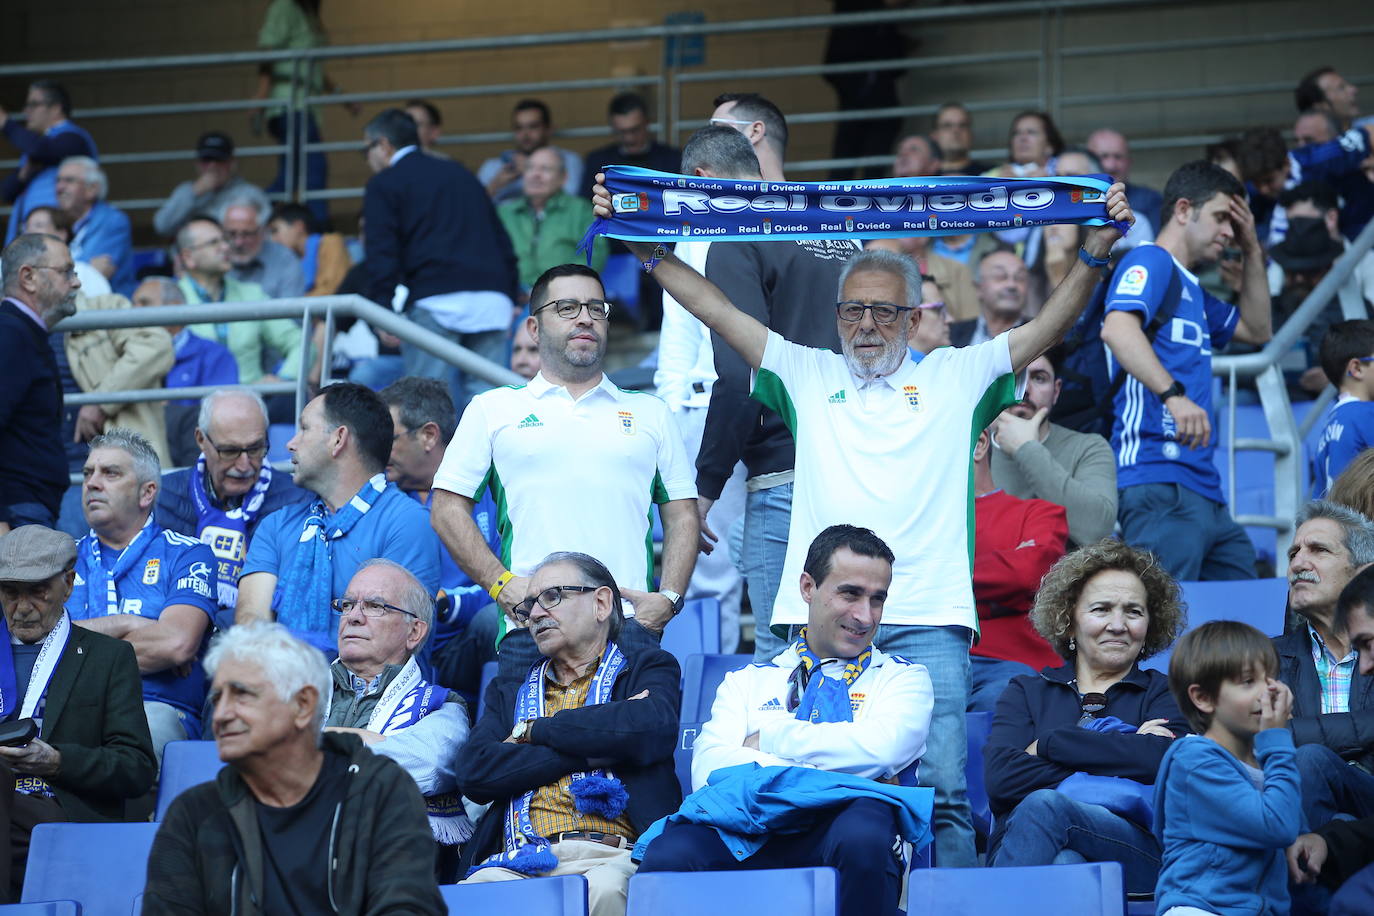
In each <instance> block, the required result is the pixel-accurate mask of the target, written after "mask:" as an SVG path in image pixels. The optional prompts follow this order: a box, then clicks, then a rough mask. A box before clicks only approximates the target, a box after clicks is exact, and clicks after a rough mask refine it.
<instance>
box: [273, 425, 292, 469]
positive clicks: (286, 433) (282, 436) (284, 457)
mask: <svg viewBox="0 0 1374 916" xmlns="http://www.w3.org/2000/svg"><path fill="white" fill-rule="evenodd" d="M295 435H296V424H294V423H273V424H272V425H271V426H269V427H267V461H268V463H270V464H276V463H278V462H281V461H290V460H291V453H290V452H288V451H287V450H286V443H288V442H290V441H291V438H292V437H293V436H295Z"/></svg>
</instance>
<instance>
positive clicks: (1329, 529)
mask: <svg viewBox="0 0 1374 916" xmlns="http://www.w3.org/2000/svg"><path fill="white" fill-rule="evenodd" d="M1296 521H1297V533H1296V534H1294V535H1293V544H1292V546H1291V547H1289V548H1288V582H1289V588H1288V607H1289V609H1290V610H1291V611H1293V612H1294V613H1295V614H1296V615H1297V616H1298V623H1297V625H1296V626H1293V627H1290V632H1289V633H1287V634H1285V635H1283V636H1279V637H1276V638H1275V639H1274V648H1275V649H1276V650H1277V651H1278V655H1279V680H1281V681H1283V682H1284V683H1285V684H1287V685H1288V686H1289V687H1290V688H1292V690H1293V719H1292V721H1291V722H1289V727H1290V728H1291V729H1292V730H1293V743H1294V744H1296V745H1298V772H1299V773H1300V774H1301V776H1302V802H1303V810H1304V813H1305V814H1306V815H1307V824H1308V827H1309V828H1311V829H1314V830H1315V829H1317V828H1319V827H1321V826H1322V825H1324V824H1326V823H1327V822H1328V821H1330V820H1331V818H1332V817H1333V816H1334V815H1336V814H1348V815H1352V816H1354V817H1369V816H1370V815H1372V814H1374V776H1371V775H1370V767H1371V766H1374V677H1370V676H1369V675H1368V674H1365V673H1362V672H1360V671H1358V670H1357V669H1358V667H1359V653H1358V652H1357V651H1356V648H1355V646H1353V645H1352V644H1351V639H1350V634H1349V633H1348V632H1347V629H1346V628H1345V627H1340V626H1338V625H1337V624H1336V617H1337V614H1336V606H1337V604H1338V601H1339V599H1340V596H1341V591H1342V589H1344V588H1345V587H1346V585H1347V584H1349V582H1350V580H1351V579H1353V578H1354V577H1355V574H1356V573H1358V572H1359V571H1360V570H1361V569H1362V568H1364V567H1365V566H1367V565H1368V564H1370V563H1374V522H1371V521H1370V520H1369V519H1367V518H1365V517H1364V516H1363V515H1361V514H1360V513H1359V512H1356V511H1355V510H1354V509H1350V508H1347V507H1346V506H1342V505H1339V504H1337V503H1332V502H1327V501H1326V500H1320V499H1319V500H1313V501H1312V502H1310V503H1308V504H1307V505H1306V506H1304V507H1303V508H1302V511H1300V512H1299V513H1298V517H1297V519H1296Z"/></svg>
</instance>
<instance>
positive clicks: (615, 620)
mask: <svg viewBox="0 0 1374 916" xmlns="http://www.w3.org/2000/svg"><path fill="white" fill-rule="evenodd" d="M558 563H567V564H568V565H569V566H572V567H574V568H575V569H576V570H577V572H578V575H580V576H581V577H582V582H581V584H582V585H593V586H595V587H597V588H609V589H610V590H611V616H610V619H609V621H608V622H609V623H610V632H609V633H608V634H607V635H608V637H609V638H610V639H615V638H616V637H618V636H619V635H620V627H621V626H622V625H623V624H624V623H625V610H624V608H623V607H622V606H621V603H620V602H621V600H622V599H621V597H620V587H619V586H617V585H616V584H615V577H614V576H612V575H611V571H610V570H609V569H607V568H606V564H604V563H602V562H601V561H600V560H598V559H597V558H596V557H593V556H590V555H588V554H585V553H578V552H576V551H573V550H559V551H555V552H554V553H551V554H549V555H548V556H547V557H545V558H544V559H542V560H540V561H539V564H538V565H537V566H535V567H534V569H532V570H530V575H531V576H534V574H535V573H537V572H539V570H541V569H543V568H544V567H545V566H554V565H556V564H558Z"/></svg>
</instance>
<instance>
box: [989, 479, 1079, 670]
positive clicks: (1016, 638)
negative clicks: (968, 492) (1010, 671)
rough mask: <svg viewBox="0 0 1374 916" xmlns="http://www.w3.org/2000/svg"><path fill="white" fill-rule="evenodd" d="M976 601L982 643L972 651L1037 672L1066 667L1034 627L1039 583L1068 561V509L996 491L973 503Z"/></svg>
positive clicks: (1039, 500) (1043, 501)
mask: <svg viewBox="0 0 1374 916" xmlns="http://www.w3.org/2000/svg"><path fill="white" fill-rule="evenodd" d="M973 505H974V510H973V511H974V524H975V526H976V527H975V529H974V536H973V598H974V600H975V601H976V602H977V603H978V627H979V629H980V630H981V633H982V635H981V638H980V639H979V641H978V644H977V645H975V646H974V647H973V648H972V649H970V650H969V651H970V652H971V653H972V654H974V655H981V656H983V657H985V658H1000V659H1004V660H1007V661H1014V662H1023V663H1024V664H1027V665H1030V666H1031V667H1032V668H1034V669H1036V670H1037V671H1039V670H1040V669H1041V668H1045V667H1052V668H1057V667H1059V666H1060V665H1062V664H1063V662H1062V661H1061V660H1060V658H1059V656H1058V655H1056V654H1055V653H1054V650H1053V649H1051V648H1050V644H1049V643H1047V642H1045V640H1044V639H1043V638H1042V637H1041V636H1040V634H1039V633H1037V632H1035V629H1034V628H1033V627H1032V626H1031V623H1030V617H1029V616H1028V615H1029V612H1030V609H1031V605H1032V604H1033V603H1034V601H1035V592H1036V590H1037V589H1039V588H1040V580H1041V579H1042V578H1043V577H1044V575H1045V573H1047V572H1049V569H1050V567H1051V566H1053V565H1054V562H1055V561H1056V560H1058V559H1059V558H1060V557H1062V556H1063V555H1064V544H1065V542H1066V541H1067V540H1068V537H1069V523H1068V519H1067V517H1066V516H1065V514H1064V508H1063V507H1062V506H1057V505H1055V504H1054V503H1051V502H1046V501H1045V500H1043V499H1017V498H1016V497H1015V496H1012V495H1010V494H1008V493H1005V492H1003V491H1002V490H994V491H993V492H991V493H988V494H986V495H984V496H980V497H978V498H977V499H976V500H974V504H973Z"/></svg>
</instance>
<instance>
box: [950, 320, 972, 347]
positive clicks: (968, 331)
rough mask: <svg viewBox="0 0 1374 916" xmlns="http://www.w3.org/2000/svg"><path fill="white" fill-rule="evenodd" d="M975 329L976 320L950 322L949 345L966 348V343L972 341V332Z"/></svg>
mask: <svg viewBox="0 0 1374 916" xmlns="http://www.w3.org/2000/svg"><path fill="white" fill-rule="evenodd" d="M977 327H978V319H977V318H966V319H965V320H963V321H951V322H950V323H949V345H950V346H952V347H967V346H968V342H969V341H970V340H972V339H973V332H974V329H975V328H977Z"/></svg>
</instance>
